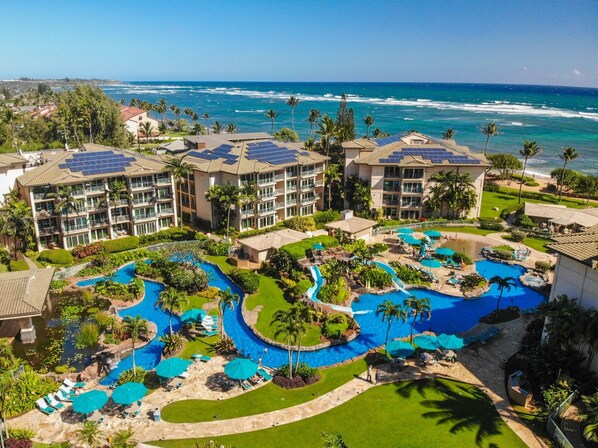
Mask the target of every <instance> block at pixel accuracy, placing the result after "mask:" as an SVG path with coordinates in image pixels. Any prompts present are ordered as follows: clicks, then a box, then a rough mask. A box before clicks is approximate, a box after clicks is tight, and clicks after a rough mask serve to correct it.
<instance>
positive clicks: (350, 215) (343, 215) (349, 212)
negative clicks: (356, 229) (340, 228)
mask: <svg viewBox="0 0 598 448" xmlns="http://www.w3.org/2000/svg"><path fill="white" fill-rule="evenodd" d="M351 218H353V210H343V211H342V212H341V219H342V220H343V221H346V220H347V219H351Z"/></svg>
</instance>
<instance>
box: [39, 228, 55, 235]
mask: <svg viewBox="0 0 598 448" xmlns="http://www.w3.org/2000/svg"><path fill="white" fill-rule="evenodd" d="M57 232H58V227H54V226H52V227H40V229H39V232H38V233H39V235H40V236H46V235H52V234H53V233H57Z"/></svg>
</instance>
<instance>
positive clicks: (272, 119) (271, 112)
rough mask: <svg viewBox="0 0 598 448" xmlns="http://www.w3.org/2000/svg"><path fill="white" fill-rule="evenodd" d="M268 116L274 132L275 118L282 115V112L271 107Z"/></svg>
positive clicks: (271, 129)
mask: <svg viewBox="0 0 598 448" xmlns="http://www.w3.org/2000/svg"><path fill="white" fill-rule="evenodd" d="M265 115H266V118H268V119H269V120H270V124H271V126H270V133H271V134H274V120H275V119H276V117H278V116H279V115H280V113H278V112H274V109H270V110H269V111H268V112H266V114H265Z"/></svg>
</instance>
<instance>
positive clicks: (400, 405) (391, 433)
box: [153, 380, 526, 448]
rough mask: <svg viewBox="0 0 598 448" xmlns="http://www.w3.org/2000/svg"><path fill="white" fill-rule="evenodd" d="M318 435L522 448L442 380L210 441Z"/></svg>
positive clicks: (263, 442)
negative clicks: (264, 428)
mask: <svg viewBox="0 0 598 448" xmlns="http://www.w3.org/2000/svg"><path fill="white" fill-rule="evenodd" d="M163 415H164V414H163ZM322 432H338V433H340V434H341V435H342V437H343V439H344V441H345V442H346V443H347V445H349V446H351V447H373V446H375V447H378V448H382V447H389V448H390V447H398V446H404V447H409V448H420V447H421V448H441V447H447V446H451V447H476V446H480V447H481V446H484V447H486V446H500V447H512V448H519V447H521V448H523V447H525V446H526V445H525V444H524V443H523V442H522V441H521V439H519V438H518V437H517V435H516V434H515V433H514V432H513V431H512V430H511V429H510V428H509V427H508V426H507V425H506V424H505V423H504V422H503V421H502V419H501V418H500V417H499V415H498V413H497V412H496V409H495V408H494V406H493V405H492V403H491V402H490V400H489V399H488V397H486V395H485V394H484V393H483V392H482V391H480V390H479V389H476V388H475V387H473V386H471V385H467V384H462V383H457V382H453V381H447V380H420V381H413V382H401V383H397V384H387V385H383V386H378V387H375V388H373V389H370V390H368V391H366V392H364V393H362V394H361V395H358V396H357V397H355V398H353V399H352V400H350V401H349V402H347V403H345V404H342V405H340V406H338V407H336V408H334V409H332V410H330V411H327V412H325V413H323V414H320V415H317V416H314V417H311V418H307V419H303V420H301V421H299V422H296V423H291V424H288V425H283V426H277V427H274V428H269V429H266V430H261V431H255V432H251V433H245V434H238V435H232V436H223V437H217V438H214V437H212V438H211V439H213V440H215V441H217V442H218V444H223V445H226V446H228V445H233V446H238V447H243V448H252V447H255V448H258V447H259V448H263V447H285V448H294V447H297V448H303V447H319V446H323V444H322V439H321V434H322ZM207 440H209V439H207ZM153 444H154V445H156V446H161V447H168V448H179V447H180V448H182V447H189V446H194V441H192V440H173V441H159V442H153Z"/></svg>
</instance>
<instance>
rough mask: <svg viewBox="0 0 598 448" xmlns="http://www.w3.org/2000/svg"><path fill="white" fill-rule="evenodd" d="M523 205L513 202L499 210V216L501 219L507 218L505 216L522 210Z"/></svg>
mask: <svg viewBox="0 0 598 448" xmlns="http://www.w3.org/2000/svg"><path fill="white" fill-rule="evenodd" d="M523 207H525V204H515V205H511V206H509V207H505V208H503V209H502V211H501V212H500V217H501V218H502V219H507V217H508V216H509V215H510V214H511V213H517V212H518V211H519V210H523Z"/></svg>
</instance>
